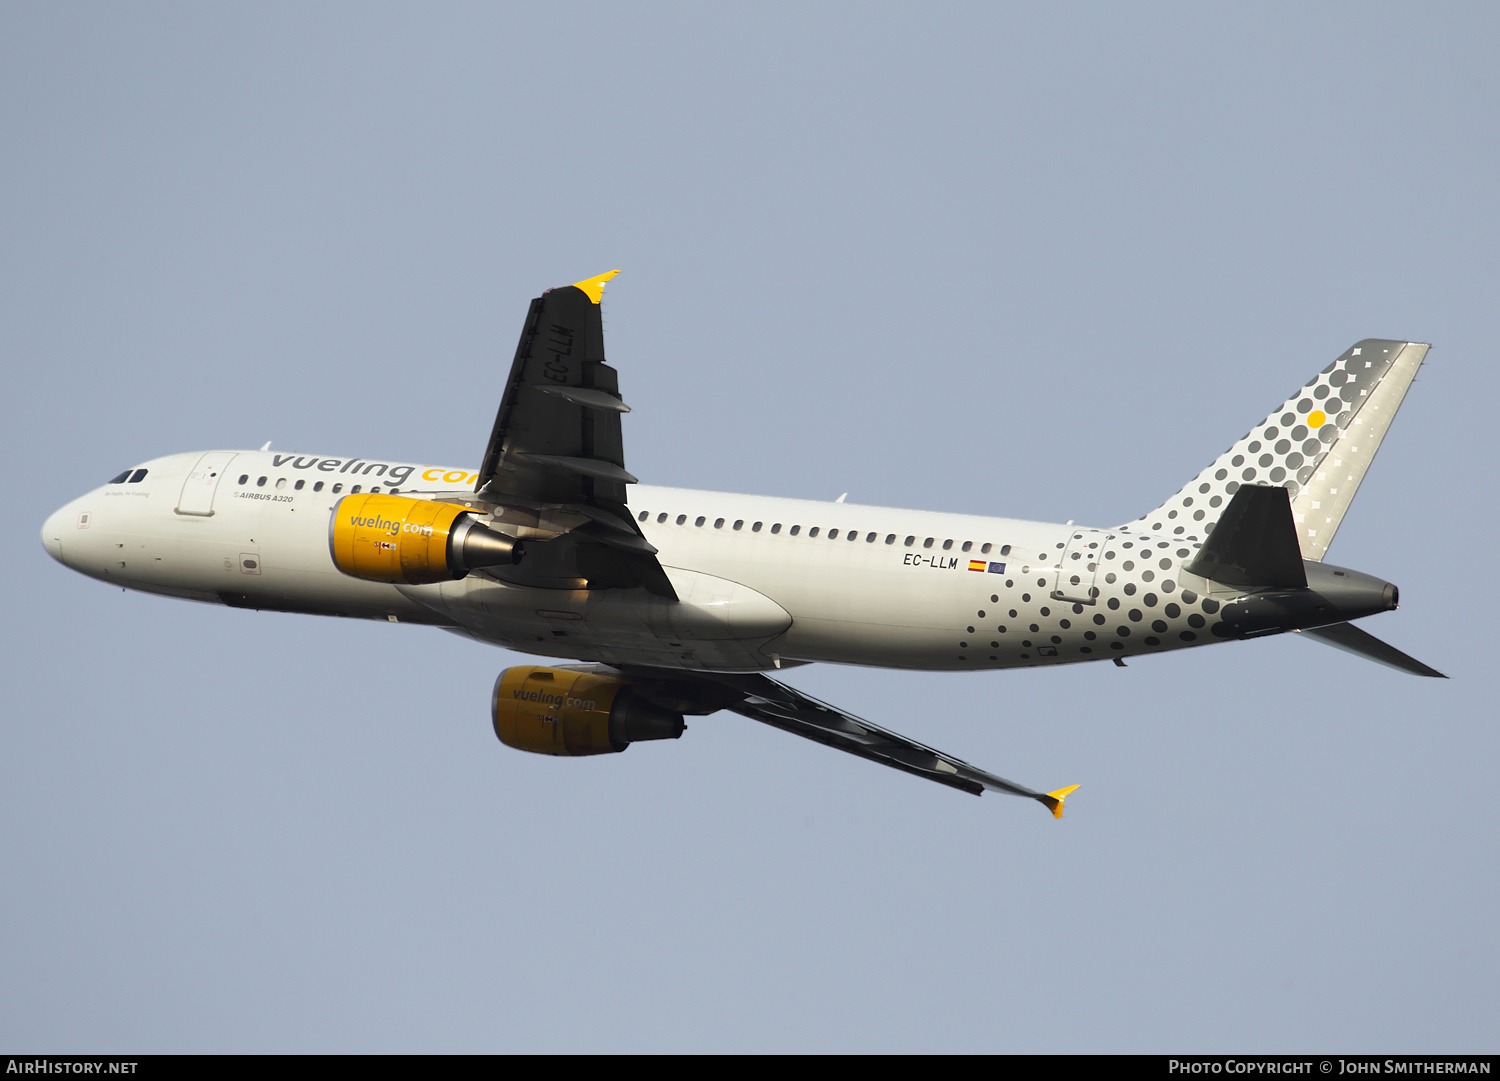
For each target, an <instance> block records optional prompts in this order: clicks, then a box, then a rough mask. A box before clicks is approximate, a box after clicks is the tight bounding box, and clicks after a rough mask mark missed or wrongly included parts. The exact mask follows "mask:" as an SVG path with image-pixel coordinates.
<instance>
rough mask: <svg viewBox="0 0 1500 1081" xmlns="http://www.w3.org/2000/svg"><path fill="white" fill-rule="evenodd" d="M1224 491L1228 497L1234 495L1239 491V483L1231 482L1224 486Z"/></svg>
mask: <svg viewBox="0 0 1500 1081" xmlns="http://www.w3.org/2000/svg"><path fill="white" fill-rule="evenodd" d="M1224 490H1225V491H1226V492H1228V493H1229V494H1230V495H1234V493H1235V492H1237V491H1239V490H1240V482H1239V481H1237V480H1232V481H1230V482H1229V483H1228V484H1226V485H1224Z"/></svg>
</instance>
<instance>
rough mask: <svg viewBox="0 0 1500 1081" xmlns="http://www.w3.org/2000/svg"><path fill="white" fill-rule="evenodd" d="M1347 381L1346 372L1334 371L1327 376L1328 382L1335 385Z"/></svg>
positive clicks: (1347, 374)
mask: <svg viewBox="0 0 1500 1081" xmlns="http://www.w3.org/2000/svg"><path fill="white" fill-rule="evenodd" d="M1348 381H1349V373H1348V372H1334V373H1333V374H1332V375H1330V376H1329V377H1328V382H1329V383H1330V384H1331V385H1332V386H1335V387H1341V386H1343V385H1344V384H1345V383H1347V382H1348Z"/></svg>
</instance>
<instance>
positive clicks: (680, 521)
mask: <svg viewBox="0 0 1500 1081" xmlns="http://www.w3.org/2000/svg"><path fill="white" fill-rule="evenodd" d="M686 521H687V515H686V514H679V515H678V516H677V524H678V525H682V524H683V523H684V522H686Z"/></svg>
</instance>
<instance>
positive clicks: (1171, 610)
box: [1162, 604, 1182, 619]
mask: <svg viewBox="0 0 1500 1081" xmlns="http://www.w3.org/2000/svg"><path fill="white" fill-rule="evenodd" d="M1162 613H1163V614H1164V615H1165V616H1166V617H1167V618H1168V619H1176V618H1177V617H1178V616H1180V615H1182V609H1181V608H1178V607H1177V605H1175V604H1168V605H1167V606H1166V607H1165V608H1163V609H1162Z"/></svg>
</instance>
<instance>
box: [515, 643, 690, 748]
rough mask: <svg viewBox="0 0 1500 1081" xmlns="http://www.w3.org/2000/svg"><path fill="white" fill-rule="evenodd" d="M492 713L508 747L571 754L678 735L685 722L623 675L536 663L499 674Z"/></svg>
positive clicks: (674, 737) (673, 737)
mask: <svg viewBox="0 0 1500 1081" xmlns="http://www.w3.org/2000/svg"><path fill="white" fill-rule="evenodd" d="M490 714H491V716H492V717H493V718H494V722H495V735H497V736H499V737H500V742H501V743H504V744H505V745H506V746H507V747H515V748H516V749H517V750H522V751H533V752H535V753H537V754H555V755H566V756H570V757H572V756H578V755H586V754H616V753H618V752H620V751H623V750H624V749H625V748H626V747H628V746H630V745H631V744H632V743H636V742H639V741H641V740H648V739H676V738H677V737H678V736H680V735H682V733H683V731H684V729H685V728H686V727H687V726H686V725H685V724H683V722H682V714H680V713H674V712H672V711H671V710H666V709H662V708H660V707H658V706H655V705H652V704H651V703H650V702H648V701H646V700H645V698H643V697H642V696H641V695H640V694H639V692H637V691H636V690H635V688H633V687H632V686H631V685H630V684H629V683H627V682H625V681H624V680H623V679H616V678H614V677H613V676H605V675H596V674H595V673H592V672H574V671H571V670H569V669H566V668H544V667H541V666H536V665H529V666H526V667H522V668H507V669H506V670H505V671H503V672H501V673H500V678H499V679H497V680H495V693H494V696H493V698H492V699H491V702H490Z"/></svg>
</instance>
